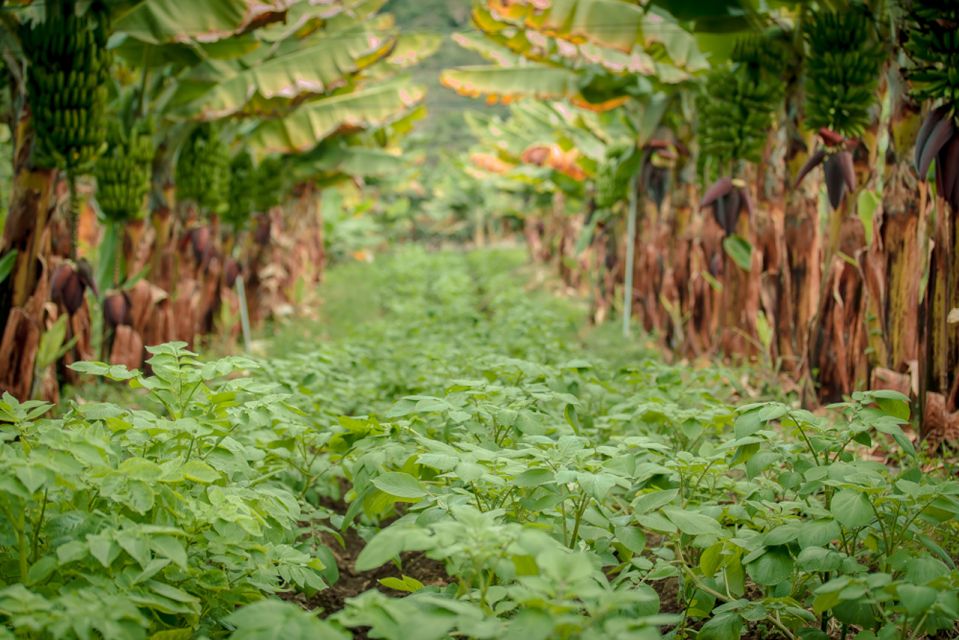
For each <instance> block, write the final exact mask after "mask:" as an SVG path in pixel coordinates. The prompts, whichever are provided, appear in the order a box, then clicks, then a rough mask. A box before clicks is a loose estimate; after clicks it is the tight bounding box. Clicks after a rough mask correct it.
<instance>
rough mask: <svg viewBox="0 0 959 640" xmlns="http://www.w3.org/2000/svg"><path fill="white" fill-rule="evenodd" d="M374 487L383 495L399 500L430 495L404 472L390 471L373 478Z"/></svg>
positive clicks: (417, 481)
mask: <svg viewBox="0 0 959 640" xmlns="http://www.w3.org/2000/svg"><path fill="white" fill-rule="evenodd" d="M373 485H374V486H375V487H376V488H377V489H379V490H380V491H382V492H383V493H386V494H389V495H391V496H395V497H397V498H409V499H413V498H422V497H423V496H425V495H428V492H427V490H426V489H425V488H424V487H423V485H421V484H420V481H419V480H417V479H416V478H414V477H413V476H411V475H410V474H408V473H403V472H402V471H389V472H387V473H384V474H381V475H379V476H377V477H375V478H373Z"/></svg>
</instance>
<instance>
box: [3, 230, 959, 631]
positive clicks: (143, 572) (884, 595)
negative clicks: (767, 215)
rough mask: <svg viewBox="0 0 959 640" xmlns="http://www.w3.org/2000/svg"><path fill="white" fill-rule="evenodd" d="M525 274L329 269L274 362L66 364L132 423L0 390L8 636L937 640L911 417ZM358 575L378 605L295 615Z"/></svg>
mask: <svg viewBox="0 0 959 640" xmlns="http://www.w3.org/2000/svg"><path fill="white" fill-rule="evenodd" d="M521 264H522V258H521V256H519V255H517V254H516V253H514V252H512V251H506V250H502V251H487V252H477V253H470V254H454V253H434V254H430V253H426V252H425V251H423V250H413V249H410V250H404V251H401V252H399V253H398V254H397V255H396V256H394V257H392V258H387V259H383V260H381V261H380V262H377V263H376V264H375V265H373V266H370V265H355V266H345V267H340V268H339V269H338V270H336V271H334V272H333V274H331V280H330V282H328V283H327V284H326V285H325V292H326V304H325V308H324V311H323V313H324V318H322V320H321V321H320V322H319V323H316V324H310V323H303V322H301V323H299V324H293V325H291V326H289V327H287V328H284V329H281V330H280V331H278V333H277V334H276V335H275V336H273V343H272V344H273V348H274V349H275V351H276V355H274V357H271V358H268V359H261V360H256V359H248V358H227V359H223V360H215V361H204V360H202V359H200V358H198V357H197V356H195V355H194V354H193V353H191V352H188V351H186V350H185V348H184V347H183V346H182V345H176V344H171V345H164V346H161V347H158V348H155V349H154V350H153V358H152V360H151V367H152V374H151V375H145V374H143V373H140V372H130V371H127V370H126V369H124V368H122V367H111V366H108V365H103V364H99V363H84V364H80V365H77V368H78V370H79V371H82V372H84V373H89V374H94V375H99V376H102V377H105V378H110V379H114V380H122V381H126V382H127V383H128V384H129V385H130V386H131V387H133V389H134V391H133V392H132V395H131V396H130V398H131V401H130V403H127V406H129V407H137V408H126V406H124V407H121V406H119V405H116V404H108V403H93V402H91V403H79V402H78V403H75V404H74V405H73V406H72V407H71V408H70V409H69V410H68V411H67V412H66V413H65V414H64V415H63V416H62V417H60V418H56V419H52V418H48V417H45V415H46V413H47V410H48V409H49V407H48V406H46V405H42V404H36V403H26V404H18V403H16V402H15V401H12V400H11V399H9V398H7V399H5V400H4V404H3V405H0V408H2V411H3V413H2V419H3V433H4V438H5V442H4V444H3V445H2V448H0V455H2V456H3V467H2V468H3V469H4V474H3V482H2V484H0V492H2V493H0V496H2V501H3V502H2V505H3V508H4V511H3V515H4V517H5V525H4V529H3V537H2V538H0V545H2V553H0V560H2V564H0V567H2V579H3V584H4V587H3V589H2V590H0V619H2V620H3V621H4V623H5V624H6V625H7V627H8V628H9V629H10V630H11V631H10V633H12V634H14V636H13V637H18V636H22V637H95V636H97V635H100V636H105V637H121V636H122V637H148V636H149V635H150V634H153V633H157V632H165V633H168V634H170V635H163V636H157V637H179V636H176V635H175V634H177V633H179V634H182V635H183V637H192V636H194V635H200V636H206V637H211V638H213V637H228V636H230V637H235V638H259V637H283V638H348V637H350V635H351V634H356V633H363V634H365V635H366V637H371V638H385V639H395V640H402V639H406V638H412V637H415V638H425V639H431V638H435V639H440V638H447V637H464V638H490V639H492V638H511V639H512V638H515V639H522V640H531V639H537V638H539V639H543V640H545V639H547V638H595V639H599V638H624V639H625V638H629V639H639V640H644V639H646V638H650V639H655V638H661V637H666V638H675V639H682V638H688V639H692V638H698V639H700V640H710V639H726V638H739V637H741V636H742V635H744V634H750V636H751V637H768V638H777V637H778V638H790V639H792V638H850V639H851V638H861V639H863V640H866V639H869V638H901V639H911V638H921V637H936V636H937V634H939V636H938V637H949V636H948V634H949V633H952V632H953V631H954V629H955V624H956V621H957V619H959V572H957V570H956V567H955V557H956V551H957V549H959V535H957V533H959V526H957V524H956V523H957V515H959V482H956V481H955V480H954V479H952V478H951V477H950V476H949V474H948V473H944V472H941V471H937V470H935V469H933V468H932V467H931V466H930V465H928V464H926V462H927V461H926V459H925V457H924V454H923V452H922V451H921V450H920V449H919V448H917V446H916V445H914V444H913V442H912V440H911V439H910V437H909V431H910V429H911V427H910V425H909V418H910V407H909V403H908V400H907V399H906V398H905V397H903V396H901V395H899V394H896V393H893V392H883V391H871V392H860V393H856V394H853V395H851V396H850V397H849V398H847V399H846V401H844V402H842V403H838V404H835V405H832V406H830V407H827V408H826V410H825V411H822V412H817V413H812V412H809V411H805V410H801V409H798V408H797V407H796V405H795V403H794V402H792V401H791V400H790V399H789V398H788V397H786V396H785V395H782V394H780V395H779V396H776V397H762V396H760V395H759V394H758V392H753V393H752V395H751V396H750V395H749V393H750V392H749V391H748V389H749V386H748V385H743V384H742V383H741V382H740V381H741V380H742V379H743V375H744V374H746V373H748V372H744V371H741V370H735V369H730V368H728V367H723V366H719V365H716V366H706V367H690V366H684V365H671V364H665V363H663V362H662V361H661V359H659V358H658V357H657V355H656V354H655V353H653V352H647V351H644V350H643V348H642V347H639V346H630V347H624V346H623V345H622V344H619V343H611V342H609V341H608V340H604V339H603V336H602V335H601V334H594V335H591V336H585V335H582V334H580V333H578V332H577V327H578V326H580V322H581V320H582V313H583V311H582V310H581V309H579V308H577V307H576V306H574V305H573V304H571V303H569V302H568V301H562V300H560V299H558V298H554V297H552V296H551V295H549V294H548V293H546V292H542V291H531V290H526V289H524V288H523V287H522V286H521V285H519V284H517V283H518V282H522V281H523V278H521V277H519V276H518V275H517V270H518V269H522V267H521ZM520 273H522V272H520ZM358 282H362V286H357V283H358ZM873 451H879V452H882V453H883V454H884V455H885V458H884V459H882V458H880V457H877V456H874V455H871V453H870V452H873ZM357 534H358V535H359V538H358V540H359V546H358V548H356V549H352V550H351V549H350V544H349V539H350V536H353V539H356V535H357ZM423 559H426V560H429V561H432V562H433V563H434V565H435V566H438V567H440V569H441V573H442V575H441V576H439V577H437V576H435V575H425V574H424V573H423V571H422V569H421V566H422V561H423ZM386 570H388V573H383V572H384V571H386ZM348 576H373V578H371V580H372V581H373V584H374V585H376V584H377V583H378V585H379V588H363V589H357V590H354V591H347V592H345V593H344V595H345V597H344V599H343V604H342V606H339V605H337V606H330V605H328V604H326V605H325V604H322V603H323V602H326V601H324V600H322V598H319V599H317V598H315V597H314V596H316V595H317V592H319V596H322V593H323V590H324V589H329V590H337V589H341V588H344V587H343V585H345V584H347V583H348ZM377 576H384V577H377ZM278 595H283V596H284V598H285V599H287V600H288V601H287V602H283V601H281V600H280V599H278V598H277V597H276V596H278ZM103 603H109V607H107V608H105V606H104V604H103ZM316 603H321V604H316ZM304 605H305V606H304ZM104 612H106V613H104Z"/></svg>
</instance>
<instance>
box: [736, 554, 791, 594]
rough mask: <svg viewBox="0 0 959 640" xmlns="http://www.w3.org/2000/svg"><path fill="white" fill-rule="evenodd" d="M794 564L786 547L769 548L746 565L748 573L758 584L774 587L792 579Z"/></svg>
mask: <svg viewBox="0 0 959 640" xmlns="http://www.w3.org/2000/svg"><path fill="white" fill-rule="evenodd" d="M793 566H794V562H793V559H792V557H791V556H790V555H789V551H788V550H786V548H785V547H769V548H768V549H766V552H765V553H764V554H762V555H761V556H759V558H758V559H756V560H755V561H753V562H750V563H749V564H747V565H746V572H747V573H748V574H749V577H750V578H752V579H753V580H754V581H755V582H756V583H757V584H761V585H766V586H773V585H777V584H779V583H780V582H785V581H786V580H789V579H790V578H791V577H792V572H793Z"/></svg>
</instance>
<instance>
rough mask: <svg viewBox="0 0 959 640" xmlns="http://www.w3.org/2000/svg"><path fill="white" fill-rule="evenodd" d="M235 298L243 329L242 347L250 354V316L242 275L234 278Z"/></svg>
mask: <svg viewBox="0 0 959 640" xmlns="http://www.w3.org/2000/svg"><path fill="white" fill-rule="evenodd" d="M236 297H237V298H239V299H240V328H241V329H243V347H244V348H245V349H246V352H247V353H250V316H249V313H248V312H247V308H246V287H244V286H243V274H242V273H241V274H240V275H238V276H237V277H236Z"/></svg>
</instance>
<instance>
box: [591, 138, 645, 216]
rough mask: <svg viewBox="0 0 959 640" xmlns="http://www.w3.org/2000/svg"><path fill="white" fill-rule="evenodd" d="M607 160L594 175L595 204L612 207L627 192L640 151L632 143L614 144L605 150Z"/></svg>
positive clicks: (640, 157) (637, 163) (637, 164)
mask: <svg viewBox="0 0 959 640" xmlns="http://www.w3.org/2000/svg"><path fill="white" fill-rule="evenodd" d="M606 157H607V160H606V162H605V163H604V164H603V166H602V167H601V168H600V172H599V174H598V175H597V176H596V191H595V198H596V206H597V207H599V208H601V209H606V208H609V207H612V206H613V205H614V204H616V203H617V202H619V201H620V200H622V199H623V198H624V197H626V195H627V194H628V192H629V181H630V180H631V179H632V177H633V176H634V175H635V174H636V173H637V172H638V171H639V162H640V160H641V159H642V152H641V151H640V150H639V149H637V148H636V146H635V145H632V144H622V143H621V144H616V145H613V146H612V147H610V148H609V149H608V150H607V152H606Z"/></svg>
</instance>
